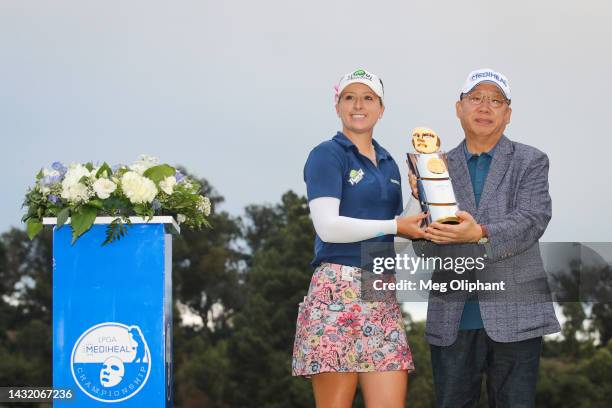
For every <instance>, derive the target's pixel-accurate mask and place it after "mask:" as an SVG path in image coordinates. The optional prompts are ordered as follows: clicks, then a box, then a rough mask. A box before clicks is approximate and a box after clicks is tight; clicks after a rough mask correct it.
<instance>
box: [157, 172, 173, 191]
mask: <svg viewBox="0 0 612 408" xmlns="http://www.w3.org/2000/svg"><path fill="white" fill-rule="evenodd" d="M175 185H176V178H175V177H174V176H169V177H166V178H165V179H163V180H162V181H160V182H159V188H161V190H162V191H163V192H164V193H166V194H168V195H170V194H172V193H173V192H174V186H175Z"/></svg>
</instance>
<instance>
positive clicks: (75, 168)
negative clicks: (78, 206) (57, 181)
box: [61, 163, 93, 203]
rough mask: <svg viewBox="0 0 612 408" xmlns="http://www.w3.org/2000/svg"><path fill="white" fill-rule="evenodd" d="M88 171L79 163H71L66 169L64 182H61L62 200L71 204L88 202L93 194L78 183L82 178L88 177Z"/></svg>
mask: <svg viewBox="0 0 612 408" xmlns="http://www.w3.org/2000/svg"><path fill="white" fill-rule="evenodd" d="M89 174H90V173H89V170H87V167H85V166H83V165H82V164H80V163H73V164H71V165H70V166H69V167H68V171H66V175H65V176H64V180H63V181H62V192H61V196H62V198H64V199H66V200H68V201H70V202H72V203H82V202H86V201H88V200H89V198H90V197H91V196H92V195H93V192H92V191H91V190H90V189H89V188H88V187H87V186H86V185H85V184H83V183H80V182H79V181H80V180H81V178H83V177H89Z"/></svg>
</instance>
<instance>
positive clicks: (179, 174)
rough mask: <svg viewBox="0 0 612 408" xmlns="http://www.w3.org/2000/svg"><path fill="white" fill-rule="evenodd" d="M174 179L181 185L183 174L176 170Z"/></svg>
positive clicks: (183, 178)
mask: <svg viewBox="0 0 612 408" xmlns="http://www.w3.org/2000/svg"><path fill="white" fill-rule="evenodd" d="M174 178H175V179H176V182H177V183H181V182H183V180H185V176H184V175H183V173H181V172H180V171H178V170H177V171H175V172H174Z"/></svg>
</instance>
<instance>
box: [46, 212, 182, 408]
mask: <svg viewBox="0 0 612 408" xmlns="http://www.w3.org/2000/svg"><path fill="white" fill-rule="evenodd" d="M131 220H132V226H131V227H129V229H128V233H127V235H125V236H124V237H123V238H121V240H119V241H116V242H113V243H111V244H108V245H106V246H102V242H103V241H104V239H105V237H106V235H105V231H106V227H107V225H108V223H110V222H111V221H112V218H111V217H99V218H97V219H96V222H95V224H94V225H93V226H92V228H91V229H90V230H89V231H87V232H86V233H85V234H83V235H82V236H81V237H79V239H78V240H77V241H76V242H75V243H74V244H71V238H72V237H71V234H72V231H71V229H70V227H69V226H68V225H66V226H63V227H61V228H57V227H54V229H53V386H54V388H71V389H72V390H73V394H74V399H73V400H72V401H65V402H62V401H59V402H55V403H54V405H53V406H54V407H63V406H67V407H68V406H69V407H79V408H81V407H83V408H86V407H109V406H112V407H118V406H120V407H139V408H141V407H147V408H162V407H164V408H167V407H172V237H171V235H170V234H169V232H173V233H178V232H179V227H178V225H177V224H176V223H175V222H174V220H173V218H172V217H154V218H153V219H152V220H151V221H150V222H145V221H144V220H143V219H142V218H140V217H132V218H131ZM44 223H45V224H56V219H54V218H45V219H44Z"/></svg>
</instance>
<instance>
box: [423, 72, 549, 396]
mask: <svg viewBox="0 0 612 408" xmlns="http://www.w3.org/2000/svg"><path fill="white" fill-rule="evenodd" d="M510 102H511V94H510V85H509V83H508V79H507V78H506V77H505V76H504V75H503V74H501V73H499V72H495V71H494V70H492V69H488V68H487V69H479V70H476V71H473V72H471V73H470V74H469V75H468V77H467V80H466V82H465V84H464V86H463V88H462V89H461V94H460V96H459V100H458V101H457V103H456V113H457V117H458V118H459V120H460V122H461V126H462V128H463V130H464V133H465V139H464V140H463V141H462V142H461V144H460V145H459V146H458V147H456V148H454V149H453V150H451V151H450V152H449V153H448V155H447V158H448V167H449V174H450V176H451V179H452V184H453V188H454V191H455V196H456V199H457V202H458V205H459V208H460V209H461V210H462V211H459V212H458V213H457V215H458V217H460V218H461V220H462V222H461V223H460V224H458V225H446V224H440V223H436V222H434V223H432V224H431V225H429V226H428V227H427V229H426V234H425V238H426V239H427V240H428V241H415V242H414V243H413V244H414V248H415V251H416V253H417V254H419V255H420V254H422V253H423V254H425V255H427V256H441V257H444V256H449V255H450V256H455V257H457V256H464V257H465V256H470V257H479V256H482V257H484V259H485V267H484V269H481V270H477V269H472V270H471V271H469V272H466V273H465V274H462V275H458V274H457V273H455V272H453V271H449V270H447V271H441V270H436V271H435V272H434V274H433V277H432V279H433V280H436V279H450V280H452V279H469V280H472V281H480V282H505V290H504V291H499V290H497V291H486V290H481V291H476V292H472V293H469V292H467V291H465V290H455V291H452V292H449V293H445V294H434V293H431V294H430V298H429V305H428V313H427V328H426V331H425V334H426V338H427V341H428V342H429V343H430V346H431V359H432V366H433V375H434V386H435V394H436V401H437V406H438V407H452V408H456V407H476V406H477V405H478V400H479V397H480V389H481V382H482V377H483V373H486V379H487V380H486V381H487V393H488V400H489V406H491V407H533V406H534V404H535V392H536V382H537V373H538V366H539V361H540V353H541V349H542V336H543V335H545V334H550V333H556V332H558V331H560V327H559V323H558V321H557V318H556V316H555V312H554V310H553V305H552V301H551V296H550V291H549V289H548V285H547V283H546V276H545V272H544V268H543V264H542V259H541V257H540V250H539V246H538V239H539V238H540V237H541V236H542V234H543V233H544V230H545V229H546V226H547V224H548V221H549V220H550V218H551V199H550V195H549V193H548V157H547V156H546V154H544V153H542V152H541V151H539V150H538V149H536V148H534V147H531V146H528V145H525V144H522V143H518V142H514V141H512V140H510V139H508V138H507V137H506V136H505V135H504V130H505V129H506V126H507V125H508V123H510V117H511V114H512V109H511V108H510ZM411 179H412V180H411V181H412V182H413V183H412V184H413V190H414V177H413V176H412V175H411ZM440 276H445V277H443V278H440Z"/></svg>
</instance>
